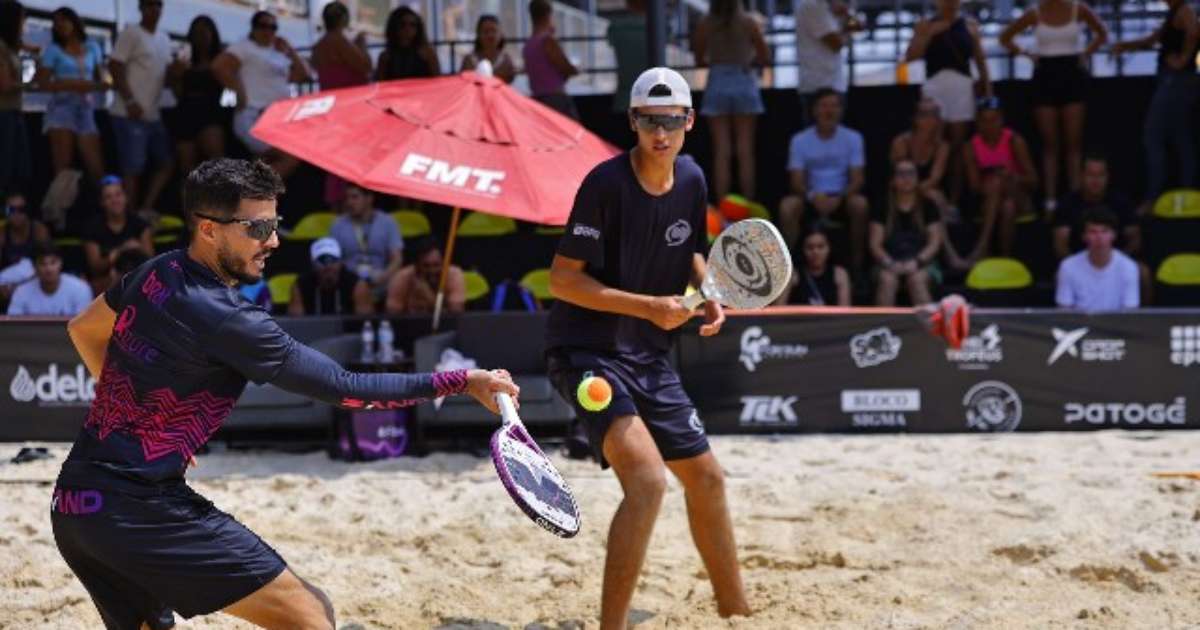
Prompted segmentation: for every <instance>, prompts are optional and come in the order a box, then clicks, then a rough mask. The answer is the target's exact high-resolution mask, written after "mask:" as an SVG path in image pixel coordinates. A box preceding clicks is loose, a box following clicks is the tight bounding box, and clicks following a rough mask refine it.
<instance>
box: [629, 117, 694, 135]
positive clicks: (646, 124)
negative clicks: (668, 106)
mask: <svg viewBox="0 0 1200 630" xmlns="http://www.w3.org/2000/svg"><path fill="white" fill-rule="evenodd" d="M633 120H634V121H635V122H636V123H637V126H638V127H639V128H640V129H641V130H642V131H654V130H655V129H658V128H659V127H662V128H663V129H664V130H666V131H679V130H680V129H683V127H684V125H687V121H688V116H687V114H634V115H633Z"/></svg>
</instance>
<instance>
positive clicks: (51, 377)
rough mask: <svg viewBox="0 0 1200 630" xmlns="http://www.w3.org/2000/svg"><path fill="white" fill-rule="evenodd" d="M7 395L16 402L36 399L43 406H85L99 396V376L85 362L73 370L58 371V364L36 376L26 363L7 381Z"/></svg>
mask: <svg viewBox="0 0 1200 630" xmlns="http://www.w3.org/2000/svg"><path fill="white" fill-rule="evenodd" d="M8 394H9V396H12V399H13V400H15V401H17V402H23V403H28V402H35V401H36V402H37V404H38V406H40V407H76V406H77V407H86V406H87V405H88V403H90V402H91V401H92V400H93V399H94V398H95V397H96V379H94V378H92V377H91V375H89V374H88V373H87V370H86V369H85V368H84V367H83V365H82V364H76V365H75V371H74V372H62V373H59V370H58V364H57V363H51V364H50V366H49V368H48V369H47V370H46V371H45V372H43V373H40V374H37V375H36V376H35V375H33V374H31V373H30V372H29V369H28V368H26V367H25V366H24V365H18V366H17V373H16V375H14V376H13V379H12V381H11V382H9V384H8Z"/></svg>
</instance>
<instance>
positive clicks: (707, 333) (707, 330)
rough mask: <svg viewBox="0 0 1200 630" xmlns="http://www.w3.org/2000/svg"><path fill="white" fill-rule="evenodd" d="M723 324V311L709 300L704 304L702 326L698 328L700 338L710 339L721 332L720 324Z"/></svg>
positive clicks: (716, 303) (717, 303) (717, 304)
mask: <svg viewBox="0 0 1200 630" xmlns="http://www.w3.org/2000/svg"><path fill="white" fill-rule="evenodd" d="M724 323H725V309H723V308H721V304H720V303H719V302H714V301H712V300H709V301H707V302H705V303H704V324H703V325H701V326H700V336H701V337H711V336H713V335H715V334H717V333H719V332H721V324H724Z"/></svg>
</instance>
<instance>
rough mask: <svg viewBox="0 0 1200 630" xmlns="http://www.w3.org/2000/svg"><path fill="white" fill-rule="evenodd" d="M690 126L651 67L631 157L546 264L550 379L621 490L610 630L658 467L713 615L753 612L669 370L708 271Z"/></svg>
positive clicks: (697, 434)
mask: <svg viewBox="0 0 1200 630" xmlns="http://www.w3.org/2000/svg"><path fill="white" fill-rule="evenodd" d="M694 122H695V112H694V110H693V109H692V95H691V90H690V89H689V88H688V84H687V82H686V81H684V79H683V77H682V76H680V75H679V73H677V72H675V71H674V70H671V69H669V68H651V69H649V70H647V71H645V72H643V73H642V75H641V76H639V77H638V79H637V81H635V82H634V85H633V89H632V91H631V97H630V110H629V123H630V127H631V128H632V129H633V131H635V132H636V133H637V146H636V147H634V148H633V149H632V150H630V151H629V152H626V153H622V154H620V155H618V156H616V157H613V158H611V159H609V160H607V161H605V162H602V163H601V164H599V165H598V166H596V167H595V168H594V169H592V171H591V172H590V173H588V175H587V177H586V178H584V181H583V183H582V184H581V185H580V187H579V192H578V193H577V194H576V196H575V206H574V208H573V209H572V210H571V217H570V219H569V220H568V222H567V226H566V231H565V234H564V235H563V237H562V239H561V240H560V241H559V244H558V249H557V253H556V255H555V256H554V261H553V263H552V264H551V267H550V291H551V293H552V294H553V295H554V297H555V298H557V300H556V301H555V303H554V306H553V307H552V309H551V311H550V319H549V322H548V324H547V330H546V347H547V352H546V359H547V364H548V372H549V374H550V378H551V380H552V381H553V382H554V385H555V387H556V389H558V390H559V391H560V392H561V393H562V394H563V395H564V396H565V397H566V399H567V400H570V401H573V402H574V406H575V411H576V414H577V415H578V417H579V418H580V419H581V421H582V423H583V424H584V426H585V427H586V430H587V435H588V439H589V441H590V443H591V448H592V451H593V454H594V455H595V456H596V458H597V459H598V460H599V461H600V464H601V466H602V467H608V466H610V465H611V466H612V468H613V470H614V471H615V472H616V475H617V478H618V479H619V480H620V482H621V488H622V490H623V491H624V498H623V499H622V500H621V504H620V507H618V508H617V513H616V515H615V516H614V517H613V521H612V527H611V529H610V530H609V534H608V553H607V557H606V559H605V566H604V586H603V592H602V594H601V600H600V627H601V628H603V629H605V630H610V629H615V628H625V627H626V624H627V618H628V615H629V607H630V603H631V601H632V598H633V590H634V587H635V586H636V585H637V579H638V575H639V573H640V572H641V568H642V562H643V560H644V559H645V556H646V547H647V545H648V543H649V542H650V534H651V532H652V531H653V529H654V522H655V520H656V519H657V517H658V510H659V507H660V506H661V504H662V499H663V494H664V492H665V490H666V469H670V471H671V472H672V473H674V475H675V476H676V477H677V478H678V479H679V481H680V482H681V484H682V485H683V489H684V493H685V494H686V496H687V507H688V521H689V522H690V523H691V524H692V538H693V540H694V541H695V543H696V547H697V549H699V551H700V556H701V558H702V559H703V561H704V565H705V567H706V569H707V570H708V575H709V576H710V580H711V581H712V585H713V592H714V594H715V595H716V599H717V612H718V613H719V614H720V615H721V616H723V617H728V616H731V615H748V614H750V608H749V606H748V605H747V603H746V596H745V593H744V591H743V587H742V580H741V576H740V574H739V570H738V564H737V548H736V546H735V545H734V538H733V526H732V523H731V520H730V517H729V509H728V507H727V503H726V496H725V485H724V474H723V473H722V470H721V466H720V464H719V463H718V462H717V459H716V457H714V456H713V454H712V451H711V450H710V449H709V445H708V439H707V437H706V436H705V433H704V426H703V425H702V424H701V422H700V418H699V416H698V415H697V413H696V409H695V407H694V406H693V405H692V402H691V400H690V399H689V398H688V395H687V392H685V391H684V390H683V386H682V385H681V383H680V380H679V375H678V374H677V373H676V372H675V369H674V368H673V367H672V366H671V364H670V361H669V359H668V353H669V351H670V348H671V346H672V345H673V343H674V340H675V338H676V336H677V335H678V330H679V327H680V326H682V325H683V324H684V323H685V322H687V321H688V319H690V318H691V317H692V315H693V313H692V310H691V309H689V308H687V307H685V306H684V305H683V303H682V300H681V298H680V297H679V296H682V295H683V293H684V290H685V289H686V288H687V285H688V283H689V282H691V283H692V284H693V285H694V286H700V283H701V279H702V278H703V277H704V274H705V269H706V266H705V258H704V252H705V249H706V246H707V239H706V231H705V225H706V223H705V212H706V210H707V207H708V186H707V185H706V183H705V181H704V173H703V172H702V171H701V170H700V167H699V166H697V165H696V163H695V162H694V161H692V159H691V158H688V157H680V156H679V151H680V149H682V148H683V140H684V135H685V133H686V132H687V131H689V130H691V128H692V125H693V124H694ZM724 321H725V315H724V313H723V312H722V310H721V307H720V305H719V304H717V303H716V302H715V301H710V302H706V303H705V323H704V325H702V326H701V327H700V334H701V335H703V336H709V335H715V334H716V333H717V332H718V331H720V329H721V324H722V323H723V322H724ZM590 377H600V378H602V379H604V381H606V382H607V383H608V385H609V386H610V388H611V392H612V393H611V397H610V399H609V400H608V401H604V403H602V404H600V405H596V404H595V403H594V402H593V401H592V400H591V399H590V398H588V399H581V396H583V395H584V394H578V393H577V392H578V391H580V384H581V383H582V382H583V381H584V379H590ZM592 382H593V381H591V380H589V381H588V383H592ZM589 391H590V390H589ZM585 405H586V406H585Z"/></svg>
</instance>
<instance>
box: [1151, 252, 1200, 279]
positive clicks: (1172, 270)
mask: <svg viewBox="0 0 1200 630" xmlns="http://www.w3.org/2000/svg"><path fill="white" fill-rule="evenodd" d="M1154 277H1155V278H1156V279H1158V281H1159V282H1161V283H1163V284H1170V285H1174V286H1182V285H1200V254H1175V255H1174V256H1170V257H1168V258H1167V259H1166V260H1164V261H1163V262H1162V264H1161V265H1159V266H1158V272H1157V273H1155V275H1154Z"/></svg>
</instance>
